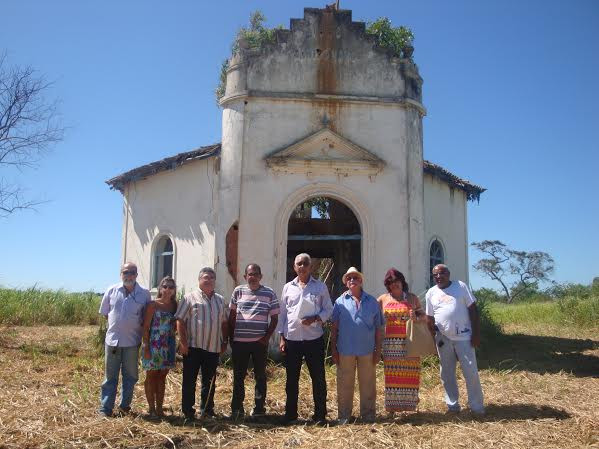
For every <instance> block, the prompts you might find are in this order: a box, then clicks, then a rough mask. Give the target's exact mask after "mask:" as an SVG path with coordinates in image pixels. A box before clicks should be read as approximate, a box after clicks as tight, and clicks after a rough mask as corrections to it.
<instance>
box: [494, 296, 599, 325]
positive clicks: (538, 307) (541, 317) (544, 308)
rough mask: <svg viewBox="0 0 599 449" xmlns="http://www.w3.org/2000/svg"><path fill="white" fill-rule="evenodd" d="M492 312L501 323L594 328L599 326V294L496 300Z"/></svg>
mask: <svg viewBox="0 0 599 449" xmlns="http://www.w3.org/2000/svg"><path fill="white" fill-rule="evenodd" d="M490 314H491V316H492V317H493V319H494V320H495V321H496V322H497V323H499V324H501V325H505V324H518V325H524V326H525V325H527V324H535V325H538V324H549V325H567V326H578V327H582V328H591V327H596V326H599V295H592V296H589V297H579V296H565V297H563V298H559V299H553V300H552V299H548V300H546V301H534V302H528V301H527V302H520V303H519V302H516V303H514V304H505V303H497V302H494V303H492V304H491V305H490Z"/></svg>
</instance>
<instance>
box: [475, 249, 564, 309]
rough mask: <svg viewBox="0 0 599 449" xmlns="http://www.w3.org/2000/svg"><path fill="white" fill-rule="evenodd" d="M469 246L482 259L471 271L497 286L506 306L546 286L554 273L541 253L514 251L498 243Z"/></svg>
mask: <svg viewBox="0 0 599 449" xmlns="http://www.w3.org/2000/svg"><path fill="white" fill-rule="evenodd" d="M472 246H473V247H475V248H476V249H478V250H479V251H480V252H482V253H483V254H484V255H485V256H486V257H485V258H483V259H480V260H479V261H478V262H477V263H476V264H474V265H473V268H474V269H475V270H476V271H478V272H480V273H482V274H484V275H485V276H487V277H489V278H490V279H493V280H495V281H497V282H499V284H500V285H501V288H502V290H503V291H504V292H505V297H506V301H507V302H508V303H511V302H513V301H514V299H516V298H518V297H519V296H521V295H523V294H524V293H525V292H526V291H529V290H530V289H532V288H533V286H535V285H538V284H539V283H543V282H549V275H550V274H551V273H553V270H554V261H553V258H552V257H551V256H550V255H549V254H547V253H545V252H543V251H532V252H526V251H516V250H513V249H510V248H508V246H507V245H506V244H505V243H503V242H501V241H499V240H483V241H482V242H473V243H472Z"/></svg>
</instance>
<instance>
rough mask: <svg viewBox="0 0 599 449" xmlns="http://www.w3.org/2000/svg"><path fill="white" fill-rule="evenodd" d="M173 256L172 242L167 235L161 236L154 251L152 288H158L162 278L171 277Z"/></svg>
mask: <svg viewBox="0 0 599 449" xmlns="http://www.w3.org/2000/svg"><path fill="white" fill-rule="evenodd" d="M173 254H174V252H173V242H172V241H171V239H170V238H169V237H168V236H167V235H163V236H162V237H160V240H158V243H156V247H155V249H154V273H153V276H152V287H158V283H159V282H160V281H161V280H162V278H163V277H165V276H172V275H173Z"/></svg>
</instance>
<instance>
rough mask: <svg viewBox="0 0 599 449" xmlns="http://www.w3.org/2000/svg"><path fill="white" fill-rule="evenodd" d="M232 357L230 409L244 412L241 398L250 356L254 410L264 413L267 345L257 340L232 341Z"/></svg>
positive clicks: (243, 392)
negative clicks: (252, 374) (252, 369)
mask: <svg viewBox="0 0 599 449" xmlns="http://www.w3.org/2000/svg"><path fill="white" fill-rule="evenodd" d="M231 348H232V353H231V355H232V358H233V397H232V398H231V411H232V412H233V413H236V412H244V410H243V400H244V399H245V386H244V382H245V376H246V375H247V371H248V365H249V362H250V357H251V358H252V363H253V365H254V379H255V382H256V385H255V387H254V401H255V407H254V411H255V412H260V413H264V411H265V408H264V402H265V401H266V357H267V351H268V346H265V345H263V344H261V343H258V342H257V341H252V342H240V341H234V342H233V344H232V345H231Z"/></svg>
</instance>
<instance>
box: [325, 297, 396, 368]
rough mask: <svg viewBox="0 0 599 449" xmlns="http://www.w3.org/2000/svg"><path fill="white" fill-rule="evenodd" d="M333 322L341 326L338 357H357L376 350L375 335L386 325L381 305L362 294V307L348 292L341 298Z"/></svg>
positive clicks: (339, 329) (338, 335) (335, 308)
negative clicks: (339, 355)
mask: <svg viewBox="0 0 599 449" xmlns="http://www.w3.org/2000/svg"><path fill="white" fill-rule="evenodd" d="M331 321H332V322H333V323H337V326H338V334H337V351H339V354H341V355H356V356H360V355H367V354H371V353H372V352H373V351H374V349H375V347H374V345H375V334H376V332H377V331H378V329H379V328H380V327H381V326H383V325H384V324H385V320H384V318H383V314H382V312H381V307H380V306H379V303H378V302H377V300H376V299H374V297H373V296H371V295H369V294H368V293H366V292H365V291H362V295H361V297H360V305H359V306H358V305H357V304H356V301H354V299H353V298H352V295H351V293H350V292H349V291H347V292H345V293H343V294H342V295H341V296H339V298H337V300H336V301H335V305H334V306H333V316H332V317H331Z"/></svg>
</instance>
